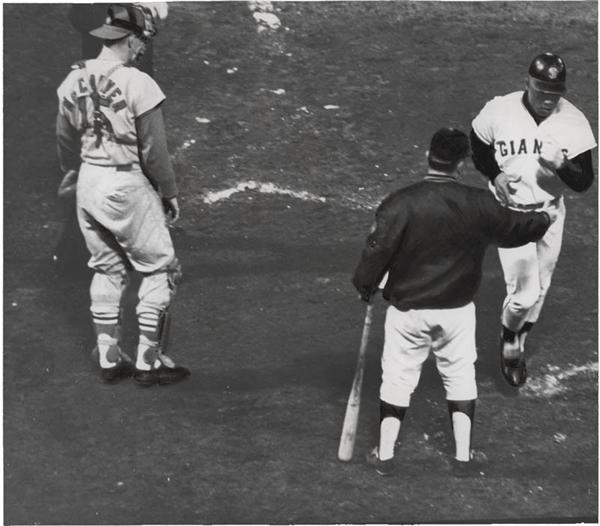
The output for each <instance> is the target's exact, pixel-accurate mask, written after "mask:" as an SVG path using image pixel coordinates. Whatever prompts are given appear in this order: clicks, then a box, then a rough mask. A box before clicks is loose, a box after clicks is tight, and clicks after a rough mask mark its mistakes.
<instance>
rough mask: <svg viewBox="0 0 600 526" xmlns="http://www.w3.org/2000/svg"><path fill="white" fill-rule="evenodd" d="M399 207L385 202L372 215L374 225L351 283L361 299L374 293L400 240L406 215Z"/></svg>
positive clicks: (404, 210)
mask: <svg viewBox="0 0 600 526" xmlns="http://www.w3.org/2000/svg"><path fill="white" fill-rule="evenodd" d="M399 204H400V205H401V203H397V202H396V203H394V202H393V201H390V200H384V202H383V203H382V204H381V205H380V206H379V208H378V209H377V212H376V214H375V224H374V226H373V228H372V229H371V232H370V234H369V235H368V236H367V240H366V244H365V247H364V249H363V251H362V254H361V258H360V261H359V263H358V265H357V267H356V270H355V271H354V275H353V277H352V284H353V285H354V286H355V287H356V289H357V290H358V292H359V293H360V295H361V296H362V297H363V298H369V297H370V296H371V295H372V294H374V293H375V292H376V290H377V288H378V285H379V283H380V282H381V280H382V278H383V276H384V274H385V273H386V272H387V271H388V269H389V266H390V263H391V261H392V258H393V257H394V255H395V253H396V251H397V249H398V246H399V244H400V242H401V240H402V236H403V233H404V231H405V228H406V226H407V219H408V216H407V213H406V209H405V208H404V207H401V206H398V205H399Z"/></svg>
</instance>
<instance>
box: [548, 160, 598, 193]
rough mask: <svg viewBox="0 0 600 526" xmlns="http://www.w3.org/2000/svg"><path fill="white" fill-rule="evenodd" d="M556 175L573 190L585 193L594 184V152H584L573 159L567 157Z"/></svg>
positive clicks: (557, 169)
mask: <svg viewBox="0 0 600 526" xmlns="http://www.w3.org/2000/svg"><path fill="white" fill-rule="evenodd" d="M556 175H558V177H560V179H561V181H562V182H563V183H565V184H566V185H567V186H568V187H569V188H570V189H571V190H574V191H575V192H585V191H586V190H587V189H588V188H589V187H590V186H592V183H593V182H594V167H593V165H592V151H591V150H588V151H587V152H583V153H582V154H580V155H577V156H576V157H574V158H573V159H568V158H567V157H565V158H564V163H563V164H562V166H559V167H558V168H556Z"/></svg>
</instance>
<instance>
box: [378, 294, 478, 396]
mask: <svg viewBox="0 0 600 526" xmlns="http://www.w3.org/2000/svg"><path fill="white" fill-rule="evenodd" d="M430 351H432V352H433V353H434V355H435V359H436V365H437V369H438V372H439V373H440V376H441V378H442V382H443V384H444V389H445V390H446V399H447V400H474V399H475V398H477V384H476V381H475V361H476V359H477V349H476V347H475V305H474V304H473V303H469V304H468V305H465V306H464V307H458V308H455V309H419V310H409V311H400V310H398V309H397V308H396V307H394V306H392V305H391V306H390V307H388V309H387V313H386V318H385V340H384V345H383V355H382V358H381V369H382V376H381V378H382V382H381V388H380V398H381V400H383V401H384V402H387V403H388V404H392V405H396V406H400V407H408V406H409V405H410V398H411V395H412V393H413V392H414V390H415V389H416V387H417V384H418V383H419V378H420V376H421V370H422V368H423V363H425V360H427V357H428V356H429V352H430Z"/></svg>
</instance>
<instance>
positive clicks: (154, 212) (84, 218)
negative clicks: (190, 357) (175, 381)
mask: <svg viewBox="0 0 600 526" xmlns="http://www.w3.org/2000/svg"><path fill="white" fill-rule="evenodd" d="M57 93H58V99H59V109H58V117H57V138H58V148H59V157H60V161H61V166H62V168H63V170H64V171H67V170H69V169H77V168H78V167H79V165H80V168H79V177H78V181H77V214H78V220H79V224H80V227H81V230H82V232H83V235H84V238H85V241H86V244H87V247H88V249H89V251H90V253H91V258H90V260H89V263H88V266H89V267H91V268H92V269H93V270H94V271H95V274H94V277H93V279H92V284H91V287H90V295H91V312H92V316H93V321H94V326H95V329H96V333H97V337H98V345H99V346H100V345H101V344H103V343H105V342H106V341H109V342H110V344H111V345H112V346H113V347H117V346H116V339H117V338H118V332H119V331H118V330H117V329H118V325H119V320H120V300H121V296H122V293H123V290H124V287H125V284H126V270H127V267H128V266H129V265H131V266H132V267H133V268H134V269H135V270H137V271H139V272H140V273H142V275H143V279H142V282H141V285H140V289H139V303H138V305H137V309H136V312H137V317H138V323H139V329H140V344H139V346H138V360H137V363H136V369H138V370H144V371H145V370H148V369H147V367H151V368H152V371H154V370H155V369H158V368H160V367H162V365H164V366H167V367H170V368H171V369H174V368H175V365H174V364H173V362H172V361H171V360H170V359H168V358H167V357H166V356H164V355H163V354H162V352H161V350H160V349H159V347H158V339H159V337H160V334H159V332H160V331H159V321H160V320H161V319H162V317H163V316H164V315H165V313H166V310H167V307H168V305H169V304H170V302H171V298H172V295H173V293H174V290H175V281H176V277H178V276H179V273H180V269H179V264H178V261H177V259H176V257H175V253H174V248H173V243H172V241H171V237H170V234H169V231H168V228H167V223H166V217H165V211H164V208H163V204H162V202H161V196H162V198H167V199H168V198H173V197H175V196H176V195H177V186H176V183H175V176H174V172H173V169H172V166H171V163H170V160H169V157H168V153H167V151H166V138H165V135H164V124H163V121H162V113H161V112H160V108H159V106H160V104H161V103H162V102H163V101H164V100H165V95H164V94H163V92H162V91H161V89H160V88H159V87H158V85H157V84H156V82H155V81H154V80H153V79H152V78H151V77H150V76H148V75H147V74H145V73H142V72H141V71H139V70H138V69H136V68H135V67H128V66H126V65H125V64H123V63H122V62H121V61H120V60H119V59H118V58H117V57H116V55H115V54H114V53H113V52H112V50H111V49H110V48H108V47H104V48H103V50H102V52H101V53H100V55H99V56H98V58H97V59H93V60H88V61H86V62H84V63H80V64H77V65H76V66H74V68H73V70H72V71H71V73H70V74H69V75H68V76H67V78H66V79H65V80H64V81H63V83H62V84H61V85H60V87H59V88H58V90H57ZM142 167H143V170H142ZM157 191H160V195H159V193H157ZM107 334H109V335H111V336H114V337H115V338H114V339H111V338H108V339H107V337H106V335H107ZM146 351H148V352H146ZM118 354H119V356H120V358H119V360H118V361H117V363H120V361H121V358H123V354H122V353H120V351H118ZM113 358H114V353H113ZM161 364H162V365H161ZM100 365H101V366H102V368H103V370H104V368H106V367H110V366H111V361H110V359H109V360H108V362H107V361H106V360H104V362H103V360H102V358H101V364H100ZM112 365H114V360H112ZM146 381H147V382H148V378H146ZM152 382H154V379H153V378H150V380H149V383H150V384H151V383H152ZM159 383H160V382H159Z"/></svg>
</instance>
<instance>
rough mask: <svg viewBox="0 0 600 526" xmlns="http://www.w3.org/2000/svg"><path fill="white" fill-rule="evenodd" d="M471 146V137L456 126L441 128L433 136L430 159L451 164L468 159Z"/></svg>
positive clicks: (443, 163) (442, 163)
mask: <svg viewBox="0 0 600 526" xmlns="http://www.w3.org/2000/svg"><path fill="white" fill-rule="evenodd" d="M470 150H471V148H470V144H469V138H468V137H467V136H466V135H465V134H464V133H463V132H461V131H460V130H457V129H456V128H441V129H440V130H438V131H436V132H435V133H434V135H433V137H432V138H431V146H430V147H429V160H430V162H434V163H437V164H441V165H448V166H451V165H453V164H456V163H458V162H459V161H462V160H463V159H466V158H467V157H468V155H469V152H470Z"/></svg>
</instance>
